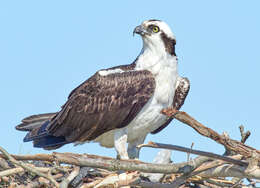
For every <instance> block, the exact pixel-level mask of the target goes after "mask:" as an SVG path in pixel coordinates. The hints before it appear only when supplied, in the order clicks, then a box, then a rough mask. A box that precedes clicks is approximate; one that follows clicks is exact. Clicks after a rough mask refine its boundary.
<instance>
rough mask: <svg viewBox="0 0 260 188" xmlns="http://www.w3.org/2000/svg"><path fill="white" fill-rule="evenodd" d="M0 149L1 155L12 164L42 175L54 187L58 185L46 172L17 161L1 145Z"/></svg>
mask: <svg viewBox="0 0 260 188" xmlns="http://www.w3.org/2000/svg"><path fill="white" fill-rule="evenodd" d="M0 151H1V152H2V153H3V155H4V156H5V157H6V158H7V159H8V160H10V162H12V163H13V164H15V165H17V166H20V167H22V168H24V169H25V170H27V171H29V172H32V173H34V174H37V175H38V176H41V177H44V178H46V179H48V180H50V182H51V183H53V184H54V185H55V186H56V187H58V186H59V184H58V183H57V182H56V181H55V179H53V178H52V177H50V176H47V175H46V174H44V173H42V172H40V171H38V170H37V169H36V168H34V167H32V166H27V165H26V164H24V163H23V162H22V161H17V160H16V159H15V158H13V157H12V156H11V155H10V154H9V153H8V152H7V151H6V150H5V149H3V148H2V147H0Z"/></svg>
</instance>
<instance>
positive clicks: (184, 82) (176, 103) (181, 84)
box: [151, 77, 190, 134]
mask: <svg viewBox="0 0 260 188" xmlns="http://www.w3.org/2000/svg"><path fill="white" fill-rule="evenodd" d="M189 90H190V81H189V79H188V78H183V77H179V78H178V81H177V87H176V90H175V94H174V98H173V104H172V106H173V108H175V109H176V110H179V109H180V108H181V106H182V105H183V104H184V101H185V99H186V97H187V95H188V93H189ZM172 120H173V118H169V119H168V120H167V121H166V122H165V123H164V124H163V125H162V126H161V127H159V128H158V129H156V130H155V131H153V132H151V133H152V134H156V133H158V132H160V131H161V130H163V129H164V128H165V127H167V125H169V123H170V122H171V121H172Z"/></svg>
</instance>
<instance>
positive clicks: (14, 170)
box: [0, 167, 50, 177]
mask: <svg viewBox="0 0 260 188" xmlns="http://www.w3.org/2000/svg"><path fill="white" fill-rule="evenodd" d="M34 168H35V169H36V170H38V171H39V172H45V173H47V172H48V171H49V170H50V168H48V167H34ZM24 171H25V170H24V168H22V167H17V168H11V169H7V170H3V171H0V177H3V176H10V175H12V174H17V173H20V172H24Z"/></svg>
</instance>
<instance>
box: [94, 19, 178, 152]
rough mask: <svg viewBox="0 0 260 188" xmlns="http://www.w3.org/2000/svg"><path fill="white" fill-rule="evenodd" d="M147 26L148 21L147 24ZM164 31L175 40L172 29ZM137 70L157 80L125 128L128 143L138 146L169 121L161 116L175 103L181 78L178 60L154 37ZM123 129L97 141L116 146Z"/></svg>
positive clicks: (145, 44) (147, 42) (147, 41)
mask: <svg viewBox="0 0 260 188" xmlns="http://www.w3.org/2000/svg"><path fill="white" fill-rule="evenodd" d="M143 24H144V25H145V24H147V23H146V22H144V23H143ZM156 24H157V25H158V24H160V28H161V29H162V30H163V31H164V32H165V33H166V34H167V35H168V36H170V37H172V38H175V37H174V35H173V34H172V32H171V30H170V29H169V27H168V26H167V24H165V23H164V22H160V23H156ZM135 70H149V71H150V72H151V73H152V74H153V75H154V78H155V81H156V88H155V91H154V94H153V96H152V97H151V99H150V100H149V101H148V102H147V104H146V105H145V106H144V107H143V109H142V110H141V111H140V112H139V113H138V115H137V116H136V117H135V118H134V119H133V120H132V122H131V123H130V124H129V125H128V126H126V127H125V128H122V129H124V130H127V131H125V132H127V142H128V143H130V144H132V145H133V143H134V144H135V145H138V144H140V143H138V141H139V140H140V141H141V142H143V141H144V138H145V137H146V135H147V134H149V133H150V132H152V131H154V130H156V129H157V128H159V127H160V126H161V125H162V124H163V123H165V122H166V121H167V120H168V117H166V116H165V115H163V114H161V113H160V112H161V110H162V109H164V108H167V107H170V106H171V105H172V102H173V98H174V93H175V86H176V81H177V78H178V70H177V58H176V57H175V56H171V55H170V54H168V53H167V52H166V51H165V46H164V43H163V41H162V40H161V37H160V36H159V34H158V35H152V36H149V37H143V49H142V52H141V54H140V55H139V57H138V60H137V62H136V67H135ZM122 129H117V130H112V131H109V132H107V133H104V134H102V135H101V136H99V137H98V138H96V139H95V142H99V143H100V145H102V146H105V147H114V135H115V132H118V131H122Z"/></svg>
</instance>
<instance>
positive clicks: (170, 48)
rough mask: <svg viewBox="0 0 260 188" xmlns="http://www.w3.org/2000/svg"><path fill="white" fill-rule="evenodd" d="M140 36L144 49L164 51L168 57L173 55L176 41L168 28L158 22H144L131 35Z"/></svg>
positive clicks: (161, 22) (163, 23)
mask: <svg viewBox="0 0 260 188" xmlns="http://www.w3.org/2000/svg"><path fill="white" fill-rule="evenodd" d="M135 33H136V34H139V35H141V37H142V39H143V42H144V48H150V49H157V50H165V52H166V53H168V54H170V55H174V56H176V54H175V44H176V39H175V36H174V34H173V33H172V31H171V29H170V27H169V26H168V25H167V24H166V23H165V22H163V21H160V20H146V21H144V22H143V23H142V24H141V25H139V26H137V27H136V28H135V29H134V32H133V34H135Z"/></svg>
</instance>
